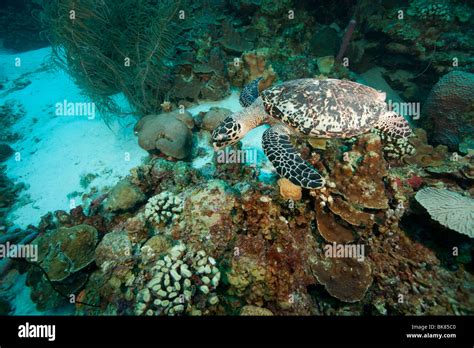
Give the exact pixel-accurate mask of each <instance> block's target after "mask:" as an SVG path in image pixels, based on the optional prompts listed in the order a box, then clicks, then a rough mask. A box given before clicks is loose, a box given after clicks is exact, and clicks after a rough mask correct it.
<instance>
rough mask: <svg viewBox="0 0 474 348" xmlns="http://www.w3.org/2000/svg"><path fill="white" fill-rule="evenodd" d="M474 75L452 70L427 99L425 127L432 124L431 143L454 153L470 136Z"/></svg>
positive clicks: (473, 108)
mask: <svg viewBox="0 0 474 348" xmlns="http://www.w3.org/2000/svg"><path fill="white" fill-rule="evenodd" d="M473 100H474V74H471V73H468V72H465V71H452V72H450V73H448V74H446V75H445V76H443V77H442V78H441V79H440V80H439V81H438V83H437V84H436V85H435V86H434V87H433V89H432V90H431V92H430V95H429V96H428V99H427V100H426V103H425V106H424V109H423V114H424V116H425V120H424V121H423V122H424V125H425V126H426V127H427V128H430V127H431V125H432V128H433V129H432V140H434V141H435V142H438V143H442V144H445V145H448V147H449V148H450V150H452V151H456V150H457V148H458V145H459V144H460V143H462V142H464V141H465V140H467V139H466V138H467V137H468V136H472V134H473V131H474V127H473V118H474V104H473Z"/></svg>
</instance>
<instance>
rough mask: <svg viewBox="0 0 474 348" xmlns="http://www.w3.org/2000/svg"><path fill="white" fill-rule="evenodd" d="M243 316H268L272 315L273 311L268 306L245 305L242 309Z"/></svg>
mask: <svg viewBox="0 0 474 348" xmlns="http://www.w3.org/2000/svg"><path fill="white" fill-rule="evenodd" d="M240 315H241V316H253V317H268V316H272V315H273V313H272V311H271V310H269V309H267V308H262V307H257V306H250V305H247V306H243V307H242V309H241V310H240Z"/></svg>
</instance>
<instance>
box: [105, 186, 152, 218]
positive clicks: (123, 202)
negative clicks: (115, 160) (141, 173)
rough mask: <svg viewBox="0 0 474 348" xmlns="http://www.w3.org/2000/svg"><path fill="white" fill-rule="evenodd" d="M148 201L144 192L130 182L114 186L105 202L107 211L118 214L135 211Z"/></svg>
mask: <svg viewBox="0 0 474 348" xmlns="http://www.w3.org/2000/svg"><path fill="white" fill-rule="evenodd" d="M145 199H146V197H145V195H144V194H143V192H142V191H140V189H139V188H138V187H136V186H135V185H133V184H132V183H131V182H130V181H128V180H122V181H121V182H119V183H118V184H117V185H115V186H114V188H113V189H112V191H110V193H109V196H108V197H107V199H106V200H105V202H104V208H105V209H106V210H107V211H112V212H118V211H126V210H130V209H133V208H134V207H135V206H136V205H137V204H139V203H141V202H143V201H144V200H145Z"/></svg>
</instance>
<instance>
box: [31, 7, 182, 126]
mask: <svg viewBox="0 0 474 348" xmlns="http://www.w3.org/2000/svg"><path fill="white" fill-rule="evenodd" d="M180 5H181V1H173V0H160V1H157V0H156V1H155V0H123V1H97V0H82V1H73V0H48V1H42V6H43V12H42V13H41V15H40V18H41V21H42V23H43V25H44V27H45V30H46V33H47V34H48V38H49V40H50V42H51V45H52V47H53V59H54V61H55V62H56V63H58V65H59V66H61V67H62V68H64V69H66V70H67V71H68V72H69V73H70V74H71V76H72V77H73V78H74V80H75V81H76V83H77V84H78V85H79V86H80V87H81V88H82V89H83V90H84V91H85V92H86V94H88V95H89V97H91V98H92V99H93V100H94V102H95V103H96V104H97V106H98V108H99V110H100V111H108V112H113V113H115V114H123V113H124V112H123V110H121V109H120V108H119V107H118V105H117V104H116V103H115V100H114V99H113V98H112V96H113V95H115V94H117V93H123V94H124V95H125V97H126V98H127V100H128V102H129V104H130V105H131V107H132V110H133V111H134V112H135V113H138V114H139V115H141V116H143V115H146V114H150V113H155V112H157V111H159V110H160V104H161V102H162V100H163V95H164V94H165V89H166V87H165V84H164V82H165V81H164V78H165V76H167V72H168V69H169V67H168V63H167V60H168V59H169V57H170V55H171V54H172V52H173V49H174V39H175V37H176V35H177V33H178V32H179V30H178V27H177V26H178V24H177V19H178V16H177V11H178V9H179V6H180ZM71 11H73V12H71ZM72 15H73V16H74V18H73V19H72V18H71V16H72ZM102 114H103V115H106V114H105V113H102ZM106 121H107V119H106Z"/></svg>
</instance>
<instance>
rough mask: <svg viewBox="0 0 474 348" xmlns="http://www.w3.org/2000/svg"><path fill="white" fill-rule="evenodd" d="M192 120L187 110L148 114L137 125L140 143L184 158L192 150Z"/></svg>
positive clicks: (150, 148) (151, 148)
mask: <svg viewBox="0 0 474 348" xmlns="http://www.w3.org/2000/svg"><path fill="white" fill-rule="evenodd" d="M190 118H191V119H190ZM191 122H192V117H191V115H190V114H189V113H188V112H187V111H185V112H180V110H175V111H173V112H170V113H165V114H160V115H147V116H145V117H143V118H142V119H141V120H140V121H138V122H137V124H136V125H135V133H136V134H137V135H138V144H139V145H140V146H141V147H142V148H143V149H145V150H147V151H154V150H159V151H161V152H163V153H164V154H165V155H167V156H171V157H174V158H177V159H183V158H185V157H187V156H188V155H189V154H190V151H191V144H192V132H191V130H190V128H192V127H191V126H192V123H191Z"/></svg>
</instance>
